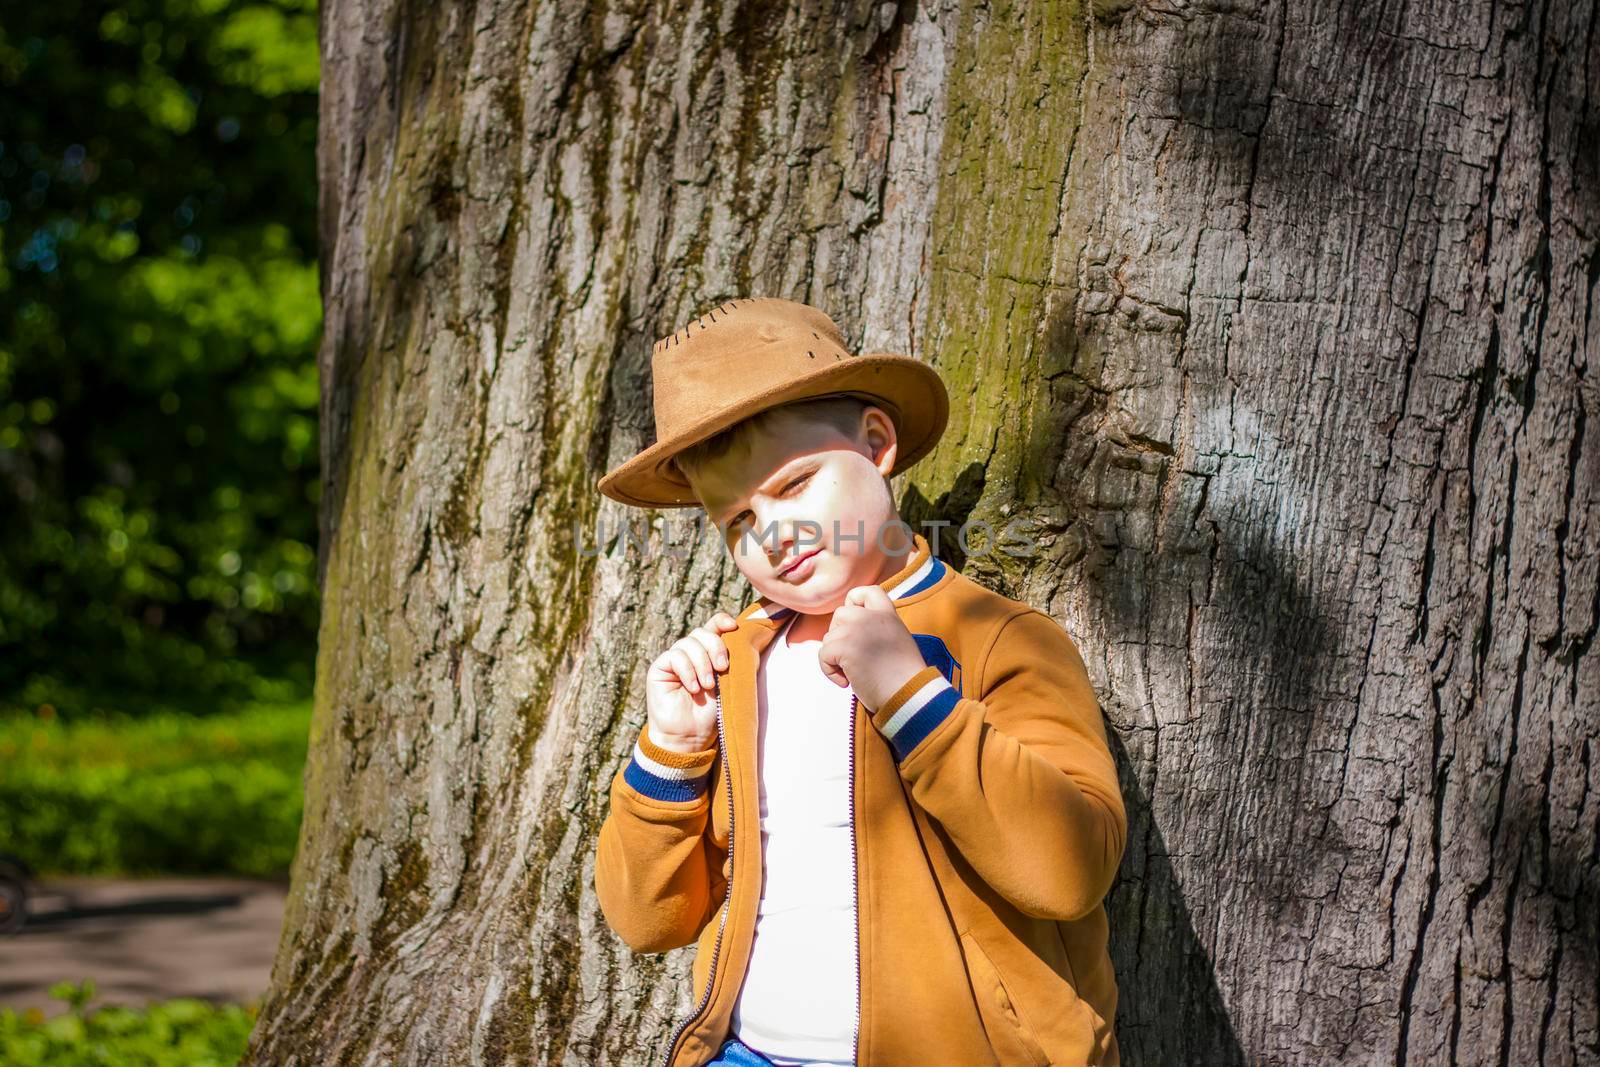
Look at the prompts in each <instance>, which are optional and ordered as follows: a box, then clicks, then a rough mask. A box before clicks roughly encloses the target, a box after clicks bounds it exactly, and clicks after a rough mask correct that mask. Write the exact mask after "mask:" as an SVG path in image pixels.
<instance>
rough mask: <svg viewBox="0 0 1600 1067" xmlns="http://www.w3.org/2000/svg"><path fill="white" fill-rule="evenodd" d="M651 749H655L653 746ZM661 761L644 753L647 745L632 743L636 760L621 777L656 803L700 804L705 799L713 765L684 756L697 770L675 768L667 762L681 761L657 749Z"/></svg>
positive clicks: (624, 769) (676, 754)
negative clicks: (683, 802)
mask: <svg viewBox="0 0 1600 1067" xmlns="http://www.w3.org/2000/svg"><path fill="white" fill-rule="evenodd" d="M651 748H656V746H655V745H651ZM656 751H657V752H658V753H659V754H660V756H661V758H660V759H657V758H654V757H652V756H651V755H650V754H649V753H648V752H646V751H645V749H644V742H643V740H642V739H641V740H640V741H635V742H634V743H633V759H631V760H630V761H629V762H628V765H627V766H626V767H624V768H623V771H622V777H623V780H624V781H626V782H627V783H628V784H629V785H631V786H633V788H634V789H636V790H638V791H639V792H640V793H642V794H644V795H645V796H647V797H650V798H652V799H654V800H674V801H682V800H697V799H699V798H700V797H702V796H704V795H705V792H706V790H707V788H708V787H709V786H710V784H711V761H710V760H702V758H701V757H695V756H690V755H687V754H684V755H683V756H682V757H681V758H683V759H684V760H686V761H688V760H694V761H695V763H696V765H694V766H673V765H672V764H671V763H668V762H666V760H669V759H673V758H675V757H678V756H679V754H678V753H668V752H666V751H664V750H662V749H659V748H656Z"/></svg>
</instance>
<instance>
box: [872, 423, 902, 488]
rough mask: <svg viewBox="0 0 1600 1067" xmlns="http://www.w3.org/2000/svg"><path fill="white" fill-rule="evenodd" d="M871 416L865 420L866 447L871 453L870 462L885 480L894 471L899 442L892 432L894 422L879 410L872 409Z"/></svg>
mask: <svg viewBox="0 0 1600 1067" xmlns="http://www.w3.org/2000/svg"><path fill="white" fill-rule="evenodd" d="M872 412H873V416H875V417H869V418H868V420H867V447H868V448H869V449H870V450H871V452H872V462H873V464H874V465H876V466H877V468H878V470H879V471H880V472H881V473H882V474H883V476H884V477H885V478H887V477H889V472H890V471H892V470H894V460H895V456H896V455H898V454H899V449H900V442H899V439H898V438H897V436H896V435H895V431H894V421H893V420H892V419H890V418H889V416H888V414H887V413H885V412H883V411H882V409H881V408H873V409H872Z"/></svg>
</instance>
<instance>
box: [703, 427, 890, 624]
mask: <svg viewBox="0 0 1600 1067" xmlns="http://www.w3.org/2000/svg"><path fill="white" fill-rule="evenodd" d="M895 449H896V435H895V428H894V423H893V422H892V421H891V420H890V418H889V416H888V415H887V414H886V413H885V412H884V411H883V410H882V409H881V408H877V407H872V406H868V407H867V408H866V410H865V411H863V412H862V418H861V427H860V429H859V430H858V431H857V433H856V434H855V436H854V437H853V438H852V437H850V436H847V435H845V434H842V433H840V432H839V430H838V429H837V428H835V427H833V426H830V425H827V424H824V423H817V422H810V421H806V420H804V419H803V418H795V417H791V416H789V415H788V414H787V413H784V412H779V413H778V416H777V417H776V418H774V419H772V420H771V421H770V422H768V423H767V424H766V426H765V427H764V428H763V430H762V431H761V432H757V433H754V434H751V435H750V436H749V438H747V441H746V443H745V444H744V445H742V446H740V447H736V448H734V449H733V450H731V451H730V452H728V453H727V454H726V455H724V456H721V457H719V458H717V459H715V460H712V461H708V462H706V463H705V464H703V465H702V466H701V467H699V468H697V469H696V470H695V471H694V473H693V474H691V475H689V476H688V477H689V481H690V484H691V485H692V486H693V487H694V489H695V492H696V495H698V496H699V498H700V500H701V501H702V503H703V504H704V506H705V510H706V514H707V515H708V516H709V517H710V520H711V522H712V523H714V524H715V525H716V527H717V529H718V531H719V532H720V533H721V534H722V540H723V544H724V545H725V546H727V548H728V551H729V552H730V553H731V554H732V555H733V559H734V563H735V564H736V565H737V566H738V568H739V570H740V572H741V573H742V574H744V576H745V577H746V578H748V579H749V580H750V584H751V585H752V586H754V587H755V589H756V591H757V592H758V593H760V594H761V595H763V596H766V597H769V598H771V599H772V600H775V601H777V602H778V603H779V604H781V605H783V606H784V607H789V608H794V609H795V610H796V611H800V612H803V613H805V614H808V615H815V614H823V613H827V612H831V611H833V610H834V609H835V608H837V607H838V606H839V605H840V604H842V603H844V596H845V593H847V592H848V591H849V590H850V589H851V588H853V587H855V586H858V585H872V584H874V583H877V582H880V581H882V580H883V579H885V578H887V577H889V576H890V575H892V574H894V573H895V572H896V571H898V570H900V569H901V567H902V566H904V564H905V552H906V550H907V549H908V548H909V547H910V544H911V539H910V536H909V534H907V533H906V531H905V529H904V527H902V526H900V525H899V524H898V523H896V524H895V525H893V526H889V527H887V528H885V524H886V523H889V522H890V521H891V520H894V519H897V518H898V512H897V511H896V509H895V505H894V497H893V496H891V495H890V492H889V483H888V482H887V480H886V479H887V476H888V473H889V471H891V470H893V469H894V461H895ZM808 556H809V558H807V557H808ZM791 564H793V565H794V566H793V569H792V570H789V571H785V568H786V567H788V566H789V565H791Z"/></svg>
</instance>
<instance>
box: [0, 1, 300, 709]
mask: <svg viewBox="0 0 1600 1067" xmlns="http://www.w3.org/2000/svg"><path fill="white" fill-rule="evenodd" d="M317 74H318V57H317V15H316V10H315V5H314V2H312V0H266V2H261V0H258V2H243V0H137V2H124V3H109V4H108V3H95V4H89V3H80V2H74V0H55V2H51V3H43V4H13V5H9V6H8V8H7V11H6V14H5V15H4V16H3V17H0V86H3V91H4V92H5V96H6V101H5V109H4V115H5V121H4V123H3V124H0V310H3V313H0V517H3V518H4V519H5V521H4V522H0V706H11V707H23V708H28V709H32V708H36V707H38V706H40V705H51V706H53V707H54V708H56V709H58V710H59V711H60V712H62V713H63V714H65V715H68V716H77V715H81V714H85V713H90V712H93V711H95V710H97V709H98V708H99V707H102V706H104V707H111V706H115V707H118V708H122V709H125V710H130V711H137V710H140V709H151V708H156V707H160V706H164V705H166V704H167V703H169V702H171V701H176V702H178V703H183V704H186V705H188V706H191V707H193V706H207V707H211V708H217V709H221V708H224V707H225V706H227V705H228V704H230V703H238V702H240V701H244V700H252V699H253V700H276V699H283V698H285V697H286V696H288V697H293V696H300V695H304V694H305V693H306V692H308V691H309V687H310V681H311V677H310V676H311V664H312V662H313V660H314V656H315V633H316V618H317V590H316V550H315V545H316V540H317V524H316V502H317V489H318V471H317V463H318V451H317V450H318V444H317V403H318V383H317V370H316V358H315V356H316V348H317V344H318V340H319V335H320V333H321V305H320V297H319V293H318V278H317V265H316V209H317V183H316V165H315V145H316V121H317V96H316V90H317Z"/></svg>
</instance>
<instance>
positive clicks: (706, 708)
mask: <svg viewBox="0 0 1600 1067" xmlns="http://www.w3.org/2000/svg"><path fill="white" fill-rule="evenodd" d="M738 626H739V624H738V622H737V621H736V620H735V619H734V617H733V616H732V615H729V614H728V613H727V612H726V611H719V612H717V613H716V614H715V615H713V616H711V618H709V619H707V620H706V623H705V625H704V626H697V627H695V628H694V629H693V630H691V631H690V632H689V636H687V637H684V638H680V639H679V640H678V641H676V642H675V643H674V644H673V645H672V647H671V648H669V649H667V650H666V651H665V652H663V653H661V655H659V656H657V657H656V658H655V661H654V662H653V663H651V664H650V669H649V671H648V672H647V673H646V674H645V679H644V696H645V715H646V717H647V718H648V719H649V722H650V739H651V740H652V741H654V742H655V743H656V744H658V745H660V746H661V747H662V748H667V749H671V750H673V751H675V752H696V751H699V750H701V749H707V748H710V747H711V746H712V745H714V744H716V741H717V707H716V703H715V702H714V701H713V700H712V688H713V687H714V685H715V683H716V676H717V675H718V674H722V673H725V672H726V671H727V669H728V646H727V645H726V644H725V643H724V642H723V640H722V635H723V634H724V633H726V632H727V631H729V630H734V629H737V628H738Z"/></svg>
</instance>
